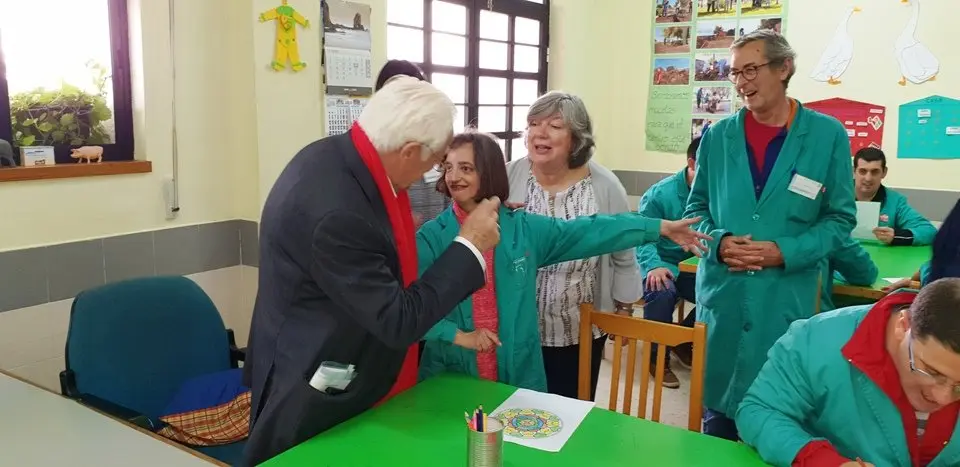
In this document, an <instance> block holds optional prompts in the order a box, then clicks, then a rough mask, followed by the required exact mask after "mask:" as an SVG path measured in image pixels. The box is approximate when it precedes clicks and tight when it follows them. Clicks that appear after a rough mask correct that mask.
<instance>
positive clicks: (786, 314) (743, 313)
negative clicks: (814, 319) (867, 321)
mask: <svg viewBox="0 0 960 467" xmlns="http://www.w3.org/2000/svg"><path fill="white" fill-rule="evenodd" d="M746 112H747V110H746V109H742V110H741V111H740V112H738V113H737V114H735V115H733V116H731V117H729V118H726V119H723V120H721V121H719V122H717V123H715V124H714V125H713V126H712V127H710V130H709V131H707V132H706V134H704V135H703V139H702V140H701V141H700V149H699V151H698V153H697V154H698V155H697V174H696V176H695V177H694V181H693V186H692V188H691V191H690V198H689V200H688V203H687V209H686V213H685V217H696V216H702V218H703V221H702V223H701V225H700V226H699V229H700V230H701V231H704V232H706V233H708V234H709V235H710V236H712V237H713V240H712V241H711V242H709V247H710V253H709V254H707V256H706V257H705V258H704V259H703V260H701V261H700V263H699V265H698V266H697V290H696V292H697V319H698V320H699V321H702V322H704V323H705V324H706V326H707V348H706V359H707V362H706V370H705V383H704V406H705V407H706V408H709V409H712V410H715V411H718V412H720V413H723V414H726V415H727V416H728V417H732V416H733V414H734V413H735V412H736V410H737V405H738V404H739V403H740V400H741V399H742V398H743V394H744V393H745V392H746V390H747V388H748V387H749V386H750V383H752V382H753V379H754V378H755V377H756V375H757V372H758V371H760V367H761V366H762V365H763V362H764V361H766V355H767V350H769V349H770V347H771V346H772V345H773V343H774V342H776V340H777V339H778V338H779V337H780V336H782V335H783V333H784V332H786V331H787V327H788V326H789V325H790V323H791V322H793V321H795V320H797V319H801V318H807V317H810V316H811V315H813V314H814V312H815V310H816V308H817V287H818V280H817V278H818V276H819V275H820V273H821V270H822V261H823V260H824V259H825V258H827V257H828V256H829V255H830V253H831V252H832V251H833V250H835V249H837V248H839V247H840V246H842V245H843V242H844V241H845V240H846V239H848V238H850V232H851V231H852V230H853V227H854V225H855V224H856V212H857V208H856V202H855V201H854V199H855V198H854V193H853V179H852V178H851V177H850V174H851V173H853V165H852V163H851V160H850V140H849V138H848V137H847V132H846V130H844V128H843V125H842V124H841V123H840V122H839V121H837V120H836V119H835V118H833V117H828V116H826V115H823V114H821V113H818V112H815V111H812V110H807V109H805V108H803V107H802V106H801V105H800V104H797V110H796V115H795V116H794V119H793V121H792V123H791V125H790V129H789V131H788V132H787V134H786V138H785V140H784V141H783V146H782V148H781V150H780V153H779V156H778V157H777V159H776V162H775V163H773V166H772V168H771V172H770V175H769V178H768V180H767V182H766V184H765V185H764V187H763V189H762V191H761V193H760V196H759V199H758V196H757V195H756V194H755V191H754V182H753V178H752V177H751V166H750V164H751V163H750V161H749V160H748V157H750V156H748V153H747V148H746V145H747V143H746V138H745V135H744V119H745V118H746ZM767 162H768V163H769V162H770V157H767ZM795 174H798V175H801V176H804V177H806V178H809V179H812V180H813V181H815V182H819V183H821V184H822V185H823V186H822V190H821V191H820V192H819V193H817V194H816V196H815V199H809V198H807V197H805V196H803V195H800V194H797V193H794V192H791V191H790V190H788V189H787V187H788V186H789V185H790V183H791V179H793V178H794V175H795ZM727 234H733V235H746V234H751V235H753V239H754V240H758V241H759V240H767V241H774V242H776V244H777V246H778V247H779V248H780V252H781V253H782V255H783V261H784V264H783V266H782V267H775V268H768V269H764V270H761V271H757V272H756V273H754V272H752V271H751V272H731V271H729V269H728V267H727V265H726V264H724V263H723V262H722V261H721V260H720V258H719V257H718V256H717V248H718V246H719V244H720V239H721V238H723V236H724V235H727Z"/></svg>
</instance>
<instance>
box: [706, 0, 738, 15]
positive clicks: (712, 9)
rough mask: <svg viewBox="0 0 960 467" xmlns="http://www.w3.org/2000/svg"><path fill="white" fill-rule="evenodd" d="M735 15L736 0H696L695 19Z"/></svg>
mask: <svg viewBox="0 0 960 467" xmlns="http://www.w3.org/2000/svg"><path fill="white" fill-rule="evenodd" d="M734 16H737V0H697V19H700V18H708V17H709V18H721V17H734Z"/></svg>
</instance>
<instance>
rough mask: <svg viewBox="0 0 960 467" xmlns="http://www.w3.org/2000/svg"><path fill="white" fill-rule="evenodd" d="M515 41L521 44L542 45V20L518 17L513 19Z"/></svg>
mask: <svg viewBox="0 0 960 467" xmlns="http://www.w3.org/2000/svg"><path fill="white" fill-rule="evenodd" d="M513 27H514V30H513V41H514V42H519V43H521V44H531V45H540V22H539V21H537V20H535V19H530V18H521V17H519V16H518V17H517V18H516V19H514V20H513Z"/></svg>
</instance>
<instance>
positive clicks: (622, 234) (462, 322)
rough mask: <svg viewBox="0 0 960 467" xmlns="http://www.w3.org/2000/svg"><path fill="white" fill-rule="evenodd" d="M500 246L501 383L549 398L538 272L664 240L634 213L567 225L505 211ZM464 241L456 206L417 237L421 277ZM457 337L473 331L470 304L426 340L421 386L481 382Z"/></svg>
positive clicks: (496, 262)
mask: <svg viewBox="0 0 960 467" xmlns="http://www.w3.org/2000/svg"><path fill="white" fill-rule="evenodd" d="M500 229H501V230H500V244H499V245H497V247H496V249H495V252H494V257H493V267H494V280H495V287H496V296H497V311H498V313H499V329H498V336H499V338H500V342H501V343H502V346H501V347H499V348H498V349H497V366H498V375H497V379H498V380H499V381H500V382H502V383H506V384H510V385H512V386H516V387H521V388H527V389H532V390H536V391H546V390H547V382H546V375H545V373H544V369H543V354H542V351H541V348H540V325H539V317H538V312H537V297H536V290H537V269H539V268H541V267H543V266H547V265H550V264H555V263H561V262H564V261H570V260H574V259H579V258H590V257H593V256H600V255H603V254H606V253H611V252H614V251H621V250H624V249H627V248H633V247H635V246H637V245H639V244H642V243H646V242H654V241H657V239H659V238H660V220H659V219H649V218H646V217H642V216H640V215H639V214H636V213H623V214H617V215H599V214H598V215H593V216H584V217H579V218H577V219H574V220H570V221H563V220H560V219H556V218H553V217H545V216H539V215H536V214H530V213H527V212H525V211H522V210H516V211H511V210H509V209H507V208H504V207H501V208H500ZM459 233H460V223H459V222H458V221H457V219H456V215H455V214H454V212H453V207H452V206H451V207H450V208H448V209H447V210H445V211H444V212H443V213H441V214H440V215H439V216H438V217H437V218H436V219H434V220H431V221H430V222H427V223H426V224H424V225H423V227H421V228H420V231H419V232H417V252H418V255H419V263H420V264H419V266H420V272H421V273H423V272H424V271H426V269H427V268H429V267H430V265H431V264H432V263H433V262H434V260H436V258H437V257H438V256H440V254H441V253H442V252H443V251H444V250H445V249H446V248H447V247H448V246H449V245H450V243H452V242H453V241H454V239H455V238H456V237H457V235H459ZM457 330H461V331H463V332H470V331H473V330H474V326H473V298H472V297H469V298H467V299H466V300H464V301H463V302H461V303H460V305H458V306H457V307H456V308H454V309H453V310H452V311H451V312H450V314H449V315H447V317H446V318H445V319H443V320H441V321H440V322H439V323H437V324H436V325H435V326H434V327H433V328H432V329H431V330H430V331H429V332H428V333H427V335H426V336H424V340H425V341H426V343H425V348H424V350H423V356H422V357H421V361H420V379H421V380H423V379H426V378H429V377H431V376H433V375H436V374H439V373H443V372H456V373H464V374H468V375H473V376H477V375H478V370H477V356H476V352H474V351H472V350H468V349H464V348H462V347H459V346H456V345H454V344H453V338H454V336H455V335H456V332H457Z"/></svg>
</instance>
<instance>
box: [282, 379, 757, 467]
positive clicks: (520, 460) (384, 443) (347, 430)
mask: <svg viewBox="0 0 960 467" xmlns="http://www.w3.org/2000/svg"><path fill="white" fill-rule="evenodd" d="M515 389H516V388H514V387H511V386H507V385H503V384H499V383H493V382H489V381H483V380H478V379H475V378H472V377H468V376H463V375H441V376H437V377H434V378H431V379H430V380H427V381H424V382H423V383H421V384H418V385H417V386H416V387H415V388H413V389H411V390H409V391H407V392H405V393H403V394H401V395H399V396H397V397H395V398H394V399H392V400H390V401H389V402H388V403H386V404H384V405H382V406H380V407H377V408H375V409H371V410H370V411H368V412H366V413H364V414H362V415H360V416H358V417H356V418H354V419H352V420H349V421H347V422H345V423H343V424H341V425H339V426H337V427H335V428H333V429H331V430H330V431H327V432H326V433H323V434H321V435H319V436H316V437H315V438H313V439H311V440H309V441H307V442H305V443H303V444H301V445H299V446H297V447H295V448H293V449H290V450H288V451H287V452H284V453H282V454H280V455H279V456H277V457H275V458H273V459H271V460H270V461H268V462H267V463H265V464H263V465H264V466H266V467H283V466H305V467H306V466H309V467H324V466H329V467H361V466H363V467H367V466H369V467H374V466H376V467H381V466H390V467H393V466H398V467H406V466H427V465H442V466H445V467H449V466H458V465H466V452H467V450H466V449H467V448H466V432H465V430H466V426H465V424H464V421H463V413H464V412H465V411H469V410H472V409H473V408H475V407H476V406H477V405H483V406H484V407H485V408H487V409H488V410H493V409H495V408H496V407H497V406H499V405H500V403H502V402H503V401H504V400H506V398H507V397H509V396H510V395H511V394H513V391H514V390H515ZM503 451H504V452H503V455H504V466H506V467H511V466H514V467H520V466H528V465H535V466H550V467H563V466H576V467H583V466H595V465H597V466H620V465H639V464H648V465H669V466H671V467H673V466H676V467H683V466H718V465H730V466H738V467H749V466H765V465H767V464H765V463H764V462H763V461H761V460H760V457H759V456H758V455H757V453H756V452H755V451H754V450H752V449H751V448H749V447H747V446H746V445H743V444H737V443H732V442H730V441H725V440H721V439H718V438H711V437H709V436H706V435H701V434H699V433H693V432H690V431H687V430H684V429H681V428H676V427H672V426H668V425H662V424H659V423H653V422H650V421H647V420H641V419H639V418H636V417H629V416H626V415H623V414H619V413H616V412H610V411H608V410H604V409H601V408H594V409H593V410H592V411H591V412H590V413H589V414H588V415H587V417H586V418H585V419H584V421H583V423H581V424H580V426H579V427H578V428H577V431H576V432H574V434H573V436H571V437H570V439H569V440H568V441H567V443H566V444H565V445H564V446H563V449H562V450H561V451H560V452H557V453H552V452H546V451H540V450H536V449H531V448H527V447H524V446H519V445H516V444H513V443H504V447H503Z"/></svg>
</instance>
